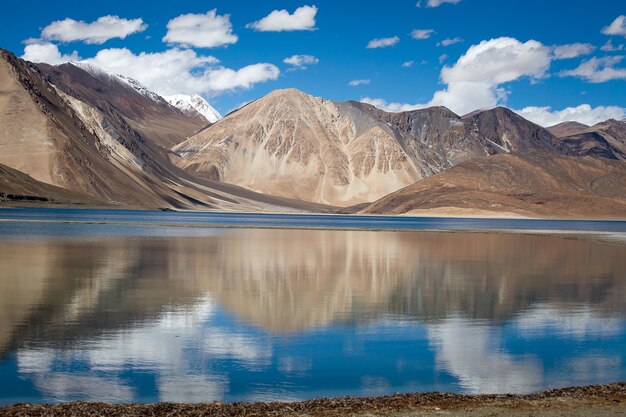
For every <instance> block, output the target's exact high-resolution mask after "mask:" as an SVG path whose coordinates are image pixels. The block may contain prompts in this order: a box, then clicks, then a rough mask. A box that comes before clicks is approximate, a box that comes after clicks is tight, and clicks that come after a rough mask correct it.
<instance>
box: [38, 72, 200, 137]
mask: <svg viewBox="0 0 626 417" xmlns="http://www.w3.org/2000/svg"><path fill="white" fill-rule="evenodd" d="M38 66H39V68H40V69H41V70H42V72H43V73H44V74H45V75H46V76H47V77H48V79H49V81H50V82H51V83H52V84H54V85H55V86H57V87H58V88H59V89H61V90H62V91H63V92H65V93H66V94H69V95H71V96H74V97H77V98H79V99H80V100H81V101H84V102H86V103H88V104H90V105H91V106H93V107H95V108H97V109H98V110H100V111H104V112H107V111H115V112H117V113H119V114H120V115H121V116H122V117H124V119H125V121H126V122H127V123H128V124H129V126H130V127H132V128H133V130H135V131H137V132H138V133H139V134H140V135H142V136H144V137H149V138H150V140H151V141H152V142H154V143H156V144H158V145H161V146H163V147H164V148H166V149H169V148H171V147H172V146H174V145H177V144H178V143H180V142H182V141H183V140H185V139H186V138H187V137H188V136H190V135H192V134H193V133H195V132H196V131H198V130H200V129H201V128H203V127H204V126H206V125H207V121H206V120H205V118H204V117H203V116H201V115H200V114H199V113H197V112H187V113H183V112H182V111H181V110H179V109H178V108H176V107H174V106H172V105H171V104H170V103H169V102H168V101H167V100H165V99H164V98H162V97H160V96H158V95H156V94H154V93H151V92H148V93H151V94H142V93H141V92H139V91H137V89H136V88H134V87H133V86H132V85H131V83H136V81H134V80H129V79H124V78H122V77H119V76H115V75H111V74H108V73H106V72H104V71H102V70H100V69H98V68H96V67H93V66H91V65H88V64H80V63H77V64H70V63H68V64H63V65H58V66H51V65H46V64H39V65H38Z"/></svg>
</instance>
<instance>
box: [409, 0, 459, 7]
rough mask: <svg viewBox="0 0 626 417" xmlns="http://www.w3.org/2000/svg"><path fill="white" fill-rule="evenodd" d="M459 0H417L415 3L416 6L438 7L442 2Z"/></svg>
mask: <svg viewBox="0 0 626 417" xmlns="http://www.w3.org/2000/svg"><path fill="white" fill-rule="evenodd" d="M460 1H461V0H419V1H418V2H417V4H416V6H417V7H424V6H426V7H439V6H441V5H442V4H445V3H449V4H457V3H459V2H460Z"/></svg>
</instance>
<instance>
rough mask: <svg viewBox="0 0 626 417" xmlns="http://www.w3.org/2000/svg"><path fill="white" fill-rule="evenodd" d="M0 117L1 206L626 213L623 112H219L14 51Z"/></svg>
mask: <svg viewBox="0 0 626 417" xmlns="http://www.w3.org/2000/svg"><path fill="white" fill-rule="evenodd" d="M168 100H170V101H171V102H172V103H173V104H175V105H176V106H177V107H175V106H174V105H172V104H170V102H169V101H168ZM194 100H195V101H194ZM194 106H196V107H194ZM196 108H197V109H199V110H198V111H197V110H195V109H196ZM201 112H202V113H203V114H201ZM209 119H210V120H211V121H210V120H209ZM212 121H215V122H212ZM0 124H1V125H2V126H3V129H2V131H1V132H0V149H1V150H2V152H1V153H0V163H1V164H4V165H6V166H7V167H8V168H10V169H13V170H15V171H11V172H9V171H7V170H6V169H5V170H3V171H2V172H0V178H2V181H0V193H2V195H4V197H3V204H5V205H35V206H37V205H44V204H45V205H57V206H58V205H75V203H76V204H79V205H98V206H120V207H135V208H152V209H154V208H168V209H186V210H204V211H206V210H219V211H253V212H254V211H269V212H327V213H328V212H336V213H377V214H409V215H452V216H495V217H502V216H505V217H519V216H523V217H570V218H571V217H576V218H624V217H626V209H625V207H626V182H625V181H624V178H625V176H624V172H626V123H625V122H624V121H617V120H607V121H605V122H602V123H599V124H597V125H595V126H587V125H583V124H581V123H576V122H566V123H561V124H559V125H557V126H553V127H550V128H548V129H545V128H542V127H541V126H538V125H536V124H534V123H531V122H530V121H528V120H526V119H524V118H523V117H521V116H519V115H517V114H516V113H514V112H512V111H511V110H508V109H506V108H502V107H497V108H494V109H490V110H481V111H475V112H472V113H470V114H468V115H465V116H462V117H461V116H459V115H457V114H455V113H453V112H452V111H450V110H448V109H446V108H445V107H431V108H425V109H422V110H414V111H407V112H401V113H387V112H385V111H382V110H379V109H377V108H375V107H373V106H371V105H369V104H364V103H359V102H332V101H328V100H325V99H322V98H320V97H314V96H311V95H308V94H306V93H303V92H301V91H298V90H295V89H286V90H277V91H274V92H272V93H270V94H268V95H267V96H265V97H262V98H260V99H258V100H256V101H253V102H251V103H249V104H247V105H245V106H244V107H242V108H241V109H239V110H235V111H233V112H231V113H230V114H228V115H226V116H225V117H224V118H223V119H219V114H217V113H216V112H215V111H214V109H212V108H211V107H210V105H209V104H208V103H206V102H205V101H203V99H201V98H198V97H196V98H195V99H194V98H193V97H192V96H178V97H174V96H172V97H170V98H168V99H165V98H163V97H161V96H159V95H158V94H156V93H154V92H151V91H149V90H148V89H146V88H145V87H144V86H142V85H141V84H140V83H138V82H137V81H135V80H132V79H129V78H127V77H123V76H120V75H115V74H110V73H107V72H105V71H103V70H101V69H98V68H96V67H94V66H92V65H89V64H85V63H67V64H62V65H58V66H51V65H47V64H39V65H35V64H32V63H29V62H25V61H23V60H21V59H19V58H17V57H15V56H14V55H13V54H12V53H10V52H8V51H4V50H3V51H2V53H1V57H0ZM18 173H21V174H23V175H20V176H19V179H18V175H17V174H18ZM20 184H21V185H20ZM18 185H19V186H18ZM47 186H54V187H58V188H48V187H47ZM16 187H17V188H16ZM33 187H34V188H33ZM16 189H17V191H16ZM60 189H65V190H68V191H69V193H65V192H61V190H60Z"/></svg>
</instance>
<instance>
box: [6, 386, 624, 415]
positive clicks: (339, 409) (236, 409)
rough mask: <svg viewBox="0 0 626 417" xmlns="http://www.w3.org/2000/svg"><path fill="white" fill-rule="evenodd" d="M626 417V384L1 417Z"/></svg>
mask: <svg viewBox="0 0 626 417" xmlns="http://www.w3.org/2000/svg"><path fill="white" fill-rule="evenodd" d="M437 415H442V416H476V417H482V416H497V415H507V416H548V417H549V416H590V417H591V416H598V417H602V416H626V382H618V383H614V384H608V385H593V386H587V387H576V388H564V389H557V390H549V391H544V392H542V393H539V394H532V395H460V394H446V393H422V394H398V395H391V396H386V397H367V398H351V397H348V398H322V399H316V400H309V401H302V402H293V403H280V402H269V403H267V402H256V403H232V404H226V403H217V402H213V403H203V404H173V403H158V404H105V403H90V402H73V403H64V404H55V405H33V404H15V405H12V406H8V407H3V408H0V416H15V417H18V416H19V417H22V416H59V417H60V416H67V417H74V416H91V417H93V416H120V417H121V416H154V417H157V416H220V417H230V416H241V417H251V416H294V417H296V416H297V417H304V416H310V417H317V416H325V417H326V416H328V417H331V416H355V417H357V416H358V417H360V416H395V417H409V416H437Z"/></svg>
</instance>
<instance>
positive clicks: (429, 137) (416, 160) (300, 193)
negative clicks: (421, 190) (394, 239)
mask: <svg viewBox="0 0 626 417" xmlns="http://www.w3.org/2000/svg"><path fill="white" fill-rule="evenodd" d="M560 146H562V144H561V143H560V142H559V141H558V139H557V138H555V137H554V136H553V135H552V134H551V133H550V132H548V131H547V130H545V129H543V128H542V127H540V126H538V125H535V124H533V123H531V122H529V121H527V120H525V119H524V118H522V117H520V116H518V115H517V114H515V113H513V112H512V111H510V110H508V109H504V108H496V109H491V110H486V111H481V112H477V113H475V114H473V115H471V116H469V117H467V118H465V119H462V118H461V117H459V116H458V115H456V114H454V113H453V112H451V111H450V110H448V109H446V108H443V107H433V108H428V109H422V110H416V111H411V112H403V113H386V112H384V111H382V110H379V109H376V108H375V107H373V106H371V105H368V104H364V103H358V102H338V103H335V102H332V101H328V100H324V99H322V98H319V97H313V96H310V95H308V94H305V93H303V92H301V91H298V90H294V89H288V90H278V91H274V92H272V93H270V94H269V95H267V96H265V97H263V98H261V99H259V100H256V101H254V102H252V103H250V104H248V105H246V106H244V107H243V108H241V109H239V110H237V111H235V112H233V113H231V114H229V115H227V116H226V117H225V118H224V119H222V120H220V121H219V122H217V123H215V124H214V125H212V126H209V127H207V128H205V129H203V130H202V131H201V132H199V133H197V134H196V135H194V136H192V137H190V138H189V139H188V140H186V141H185V142H183V143H181V144H180V145H177V146H175V147H174V148H173V151H174V152H175V153H176V154H177V155H178V156H179V157H180V159H174V160H175V162H176V164H177V165H178V166H179V167H181V168H183V169H185V170H186V171H188V172H189V173H191V174H193V175H197V176H202V177H205V178H209V179H213V180H219V181H222V182H226V183H231V184H236V185H239V186H242V187H246V188H250V189H253V190H255V191H259V192H262V193H266V194H272V195H279V196H283V197H290V198H296V199H301V200H305V201H311V202H317V203H325V204H332V205H340V206H348V205H351V204H359V203H363V202H368V201H373V200H376V199H379V198H381V197H383V196H384V195H386V194H389V193H390V192H393V191H395V190H397V189H400V188H402V187H405V186H408V185H410V184H412V183H414V182H415V181H418V180H421V179H423V178H427V177H429V176H430V175H433V174H436V173H438V172H441V171H444V170H446V169H448V168H450V167H452V166H454V165H456V164H458V163H461V162H463V161H466V160H468V159H470V158H474V157H478V156H484V155H492V154H497V153H508V152H517V151H525V150H528V149H543V150H546V151H555V150H556V149H557V148H558V147H560Z"/></svg>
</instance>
